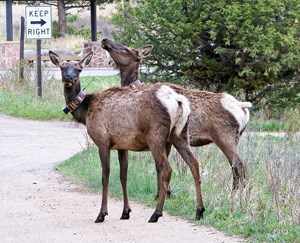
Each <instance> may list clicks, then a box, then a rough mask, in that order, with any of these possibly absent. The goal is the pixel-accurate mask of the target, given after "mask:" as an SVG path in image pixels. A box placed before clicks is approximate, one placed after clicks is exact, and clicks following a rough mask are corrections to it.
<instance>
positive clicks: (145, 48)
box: [138, 44, 153, 57]
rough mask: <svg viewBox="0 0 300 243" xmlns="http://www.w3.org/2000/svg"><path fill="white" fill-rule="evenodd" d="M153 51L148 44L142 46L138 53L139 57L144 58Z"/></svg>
mask: <svg viewBox="0 0 300 243" xmlns="http://www.w3.org/2000/svg"><path fill="white" fill-rule="evenodd" d="M152 50H153V46H152V45H150V44H148V45H143V46H141V47H140V48H139V49H138V51H139V56H140V57H146V56H148V55H150V53H151V51H152Z"/></svg>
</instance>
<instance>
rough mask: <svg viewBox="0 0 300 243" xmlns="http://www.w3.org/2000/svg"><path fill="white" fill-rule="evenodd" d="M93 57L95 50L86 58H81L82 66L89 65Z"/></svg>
mask: <svg viewBox="0 0 300 243" xmlns="http://www.w3.org/2000/svg"><path fill="white" fill-rule="evenodd" d="M92 57H93V51H90V52H89V53H88V54H87V55H86V56H85V57H84V58H82V59H81V61H80V62H79V64H80V65H81V66H82V67H85V66H87V65H89V64H90V62H91V60H92Z"/></svg>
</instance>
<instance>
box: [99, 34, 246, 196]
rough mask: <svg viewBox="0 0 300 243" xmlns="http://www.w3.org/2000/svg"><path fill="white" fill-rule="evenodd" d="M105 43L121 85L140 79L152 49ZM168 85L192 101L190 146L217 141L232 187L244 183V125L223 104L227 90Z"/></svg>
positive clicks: (234, 187)
mask: <svg viewBox="0 0 300 243" xmlns="http://www.w3.org/2000/svg"><path fill="white" fill-rule="evenodd" d="M102 47H103V48H104V49H105V50H107V51H108V52H109V54H110V55H111V57H112V58H113V60H114V62H115V63H116V64H117V66H118V67H121V68H120V75H121V85H122V86H128V85H129V84H130V83H132V82H134V81H135V80H136V79H138V76H137V75H136V73H137V72H138V68H139V65H140V61H141V58H142V56H143V49H144V47H146V49H147V52H146V54H147V55H149V53H150V52H151V50H152V48H151V46H150V47H149V45H146V46H143V47H141V48H139V49H134V48H129V47H126V46H123V45H121V44H118V43H115V42H113V41H111V40H108V39H103V40H102ZM149 49H151V50H149ZM145 56H146V55H145ZM134 67H135V69H134ZM133 74H134V75H133ZM165 85H168V86H169V87H171V88H173V89H174V90H175V91H176V92H177V93H179V94H182V95H184V96H186V97H187V98H188V99H189V101H190V105H191V115H190V119H189V135H190V144H191V146H195V147H197V146H203V145H206V144H209V143H215V144H216V145H217V146H218V147H219V148H220V149H221V150H222V151H223V153H224V154H225V155H226V157H227V159H228V161H229V163H230V165H231V167H232V172H233V190H236V189H237V188H238V187H239V184H240V183H241V184H243V185H244V184H245V182H246V171H245V170H246V165H245V164H244V162H243V161H242V160H241V158H240V156H239V155H238V153H237V146H238V142H239V138H240V136H241V134H242V132H243V131H244V128H243V129H242V131H241V132H239V130H240V127H239V123H238V122H237V120H236V119H235V118H234V116H233V115H232V114H231V113H230V112H229V111H228V110H226V109H225V108H224V107H223V106H222V104H221V101H220V100H221V98H222V97H223V96H224V93H211V92H206V91H199V90H195V89H185V88H183V87H180V86H177V85H174V84H170V83H168V84H165ZM243 109H247V108H243Z"/></svg>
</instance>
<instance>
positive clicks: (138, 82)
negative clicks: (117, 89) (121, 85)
mask: <svg viewBox="0 0 300 243" xmlns="http://www.w3.org/2000/svg"><path fill="white" fill-rule="evenodd" d="M141 86H143V83H142V82H141V81H140V80H139V79H138V80H136V81H134V82H132V83H130V84H129V85H128V87H129V88H132V89H134V88H139V87H141Z"/></svg>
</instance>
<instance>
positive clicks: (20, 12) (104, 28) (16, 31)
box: [0, 1, 116, 53]
mask: <svg viewBox="0 0 300 243" xmlns="http://www.w3.org/2000/svg"><path fill="white" fill-rule="evenodd" d="M26 6H27V5H18V4H13V35H14V36H13V39H14V41H20V22H21V20H20V19H21V16H25V7H26ZM0 9H1V14H0V22H1V23H6V13H5V9H6V3H5V2H4V1H0ZM115 10H116V5H115V4H103V5H101V6H98V8H97V16H98V17H97V18H98V23H99V26H98V31H101V32H102V33H104V35H105V36H106V37H109V36H110V30H109V29H110V21H109V18H110V15H111V14H112V13H113V12H114V11H115ZM70 13H71V14H73V15H76V16H77V17H78V19H77V21H76V22H75V23H73V25H74V27H75V28H77V29H78V28H81V27H82V26H84V27H87V28H90V10H89V9H87V8H85V9H82V10H81V11H80V12H78V10H77V9H73V10H71V11H70ZM52 16H53V17H52V20H57V9H56V8H54V7H52ZM0 33H3V34H1V35H0V42H4V41H6V24H2V25H0ZM25 38H26V37H25ZM98 38H99V39H101V38H102V37H101V36H99V37H98ZM87 41H90V40H89V39H86V38H83V37H80V36H66V37H65V38H58V39H54V38H52V39H48V40H43V41H42V48H43V49H50V48H63V49H67V50H69V51H74V52H76V53H78V52H80V50H82V49H83V43H84V42H87ZM25 49H26V50H35V49H36V41H35V40H25Z"/></svg>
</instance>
